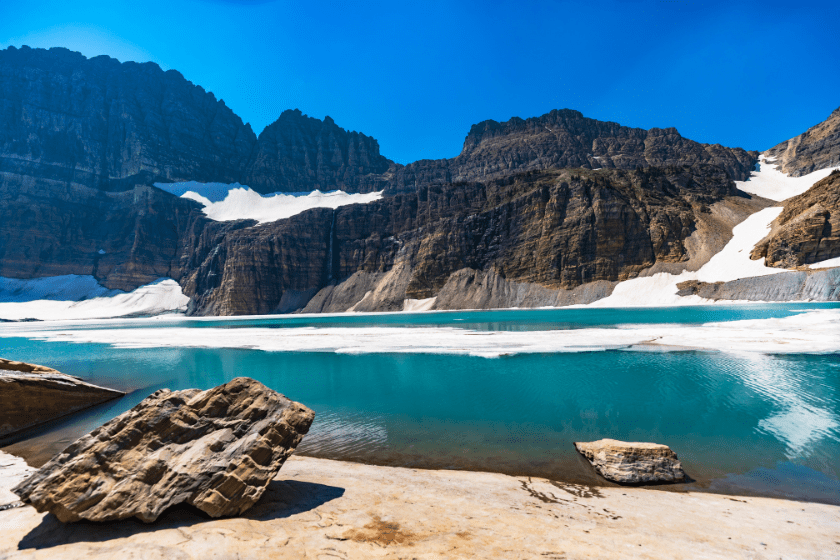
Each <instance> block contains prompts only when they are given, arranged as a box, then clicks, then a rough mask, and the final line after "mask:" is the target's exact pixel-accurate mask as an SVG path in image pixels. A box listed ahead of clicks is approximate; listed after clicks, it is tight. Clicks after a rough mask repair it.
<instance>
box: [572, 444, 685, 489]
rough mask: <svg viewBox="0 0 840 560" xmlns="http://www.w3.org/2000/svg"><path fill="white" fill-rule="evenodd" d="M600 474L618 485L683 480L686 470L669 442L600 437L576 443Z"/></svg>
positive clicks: (581, 452) (576, 446)
mask: <svg viewBox="0 0 840 560" xmlns="http://www.w3.org/2000/svg"><path fill="white" fill-rule="evenodd" d="M575 448H577V450H578V451H579V452H580V454H581V455H583V456H584V457H586V458H587V459H588V460H589V462H590V463H592V466H593V467H595V471H597V473H598V474H600V475H601V476H603V477H604V478H606V479H607V480H612V481H613V482H618V483H619V484H652V483H659V482H682V481H683V480H685V472H683V470H682V465H681V464H680V461H679V459H677V454H676V453H674V452H673V451H671V448H670V447H668V446H667V445H661V444H658V443H640V442H626V441H618V440H614V439H601V440H598V441H591V442H575Z"/></svg>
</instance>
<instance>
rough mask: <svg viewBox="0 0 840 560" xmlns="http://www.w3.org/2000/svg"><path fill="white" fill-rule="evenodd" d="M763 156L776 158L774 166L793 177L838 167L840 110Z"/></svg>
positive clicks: (839, 161) (839, 155) (839, 157)
mask: <svg viewBox="0 0 840 560" xmlns="http://www.w3.org/2000/svg"><path fill="white" fill-rule="evenodd" d="M764 155H766V156H767V157H770V158H776V161H775V162H773V163H774V164H776V165H778V166H779V168H780V169H781V171H783V172H784V173H787V174H788V175H791V176H793V177H802V176H803V175H807V174H809V173H812V172H814V171H817V170H818V169H825V168H827V167H837V166H840V108H837V109H835V110H834V112H832V113H831V115H829V117H828V118H827V119H826V120H824V121H823V122H821V123H820V124H818V125H815V126H812V127H811V128H809V129H808V130H806V131H805V132H803V133H802V134H800V135H799V136H796V137H794V138H791V139H790V140H785V141H784V142H782V143H781V144H779V145H778V146H774V147H773V148H770V149H769V150H767V151H766V152H764Z"/></svg>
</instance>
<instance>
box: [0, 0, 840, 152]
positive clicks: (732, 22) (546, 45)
mask: <svg viewBox="0 0 840 560" xmlns="http://www.w3.org/2000/svg"><path fill="white" fill-rule="evenodd" d="M838 5H840V4H839V3H837V2H809V1H807V0H796V1H793V2H791V1H786V2H775V1H763V2H738V1H735V0H729V1H726V2H706V1H693V0H655V1H642V0H626V1H623V2H615V1H612V0H604V1H589V2H561V1H554V2H536V1H534V2H528V1H527V0H519V1H512V2H506V1H484V2H479V1H474V2H473V1H452V0H450V1H448V2H440V1H438V0H424V1H423V2H416V3H414V4H413V5H412V4H410V3H408V2H404V1H393V2H378V3H377V2H362V1H360V0H358V1H346V2H315V1H308V2H302V1H298V2H286V1H282V0H276V1H271V0H142V1H136V0H109V1H107V2H93V1H87V0H72V1H70V0H0V48H5V47H7V46H9V45H15V46H21V45H24V44H26V45H29V46H31V47H52V46H63V47H67V48H70V49H72V50H77V51H80V52H81V53H82V54H84V55H86V56H95V55H99V54H107V55H110V56H113V57H115V58H117V59H119V60H123V61H125V60H135V61H138V62H145V61H149V60H150V61H154V62H156V63H158V64H160V65H161V66H162V67H163V68H164V69H170V68H174V69H177V70H179V71H180V72H181V73H182V74H183V75H184V76H185V77H186V78H187V79H189V80H191V81H192V82H194V83H197V84H199V85H201V86H203V87H204V88H205V89H208V90H210V91H212V92H213V93H215V94H216V96H217V97H219V98H222V99H224V100H225V103H226V104H227V105H228V106H229V107H231V108H232V109H233V110H234V111H235V112H236V113H237V114H238V115H240V116H241V117H242V119H243V120H244V121H246V122H250V123H251V126H252V127H253V128H254V131H255V132H257V133H259V132H260V131H262V129H263V128H264V127H265V126H266V125H268V124H270V123H271V122H272V121H274V120H275V119H276V118H277V117H278V116H279V114H280V113H281V112H282V111H283V110H284V109H291V108H299V109H301V110H302V111H303V112H304V113H307V114H309V115H311V116H314V117H318V118H323V117H324V116H325V115H329V116H331V117H333V119H335V121H336V123H337V124H338V125H339V126H342V127H344V128H347V129H350V130H358V131H361V132H364V133H365V134H368V135H369V136H373V137H375V138H376V139H378V140H379V143H380V147H381V150H382V153H383V154H384V155H386V156H388V157H390V158H391V159H393V160H395V161H398V162H401V163H407V162H410V161H414V160H417V159H422V158H441V157H453V156H455V155H457V154H458V152H459V151H460V150H461V146H462V144H463V140H464V136H465V135H466V133H467V132H468V130H469V127H470V125H472V124H474V123H477V122H480V121H482V120H485V119H495V120H499V121H502V120H507V119H509V118H510V117H512V116H519V117H523V118H527V117H531V116H537V115H541V114H543V113H546V112H548V111H550V110H551V109H562V108H571V109H577V110H579V111H581V112H582V113H583V114H584V115H586V116H588V117H593V118H596V119H601V120H611V121H616V122H619V123H621V124H624V125H628V126H638V127H643V128H650V127H654V126H658V127H667V126H675V127H677V129H678V130H679V131H680V133H681V134H683V135H684V136H687V137H689V138H693V139H695V140H698V141H701V142H719V143H721V144H725V145H729V146H741V147H744V148H747V149H758V150H764V149H767V148H770V147H771V146H773V145H775V144H776V143H778V142H780V141H782V140H786V139H787V138H789V137H791V136H795V135H796V134H799V133H800V132H803V131H804V130H805V129H806V128H808V127H809V126H812V125H814V124H816V123H817V122H819V121H822V120H824V119H825V118H826V117H827V116H828V115H829V113H830V112H831V111H832V110H834V109H836V108H837V107H838V106H840V40H838V38H837V37H838V36H840V31H838V29H840V24H838V22H840V17H838V16H840V8H838Z"/></svg>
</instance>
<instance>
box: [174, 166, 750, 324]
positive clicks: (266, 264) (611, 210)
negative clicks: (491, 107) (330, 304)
mask: <svg viewBox="0 0 840 560" xmlns="http://www.w3.org/2000/svg"><path fill="white" fill-rule="evenodd" d="M735 194H737V191H736V190H735V188H734V183H732V181H731V180H729V178H728V176H727V175H726V173H725V172H724V171H723V170H721V169H719V168H717V167H713V166H702V165H701V166H695V167H666V168H650V169H645V170H640V171H618V170H602V171H589V170H582V169H576V170H564V171H548V172H539V173H538V172H531V173H526V174H521V175H518V176H515V177H511V178H506V179H500V180H495V181H490V182H487V183H461V184H448V185H433V186H429V187H422V188H420V189H418V191H417V192H416V193H410V194H401V195H397V196H394V197H389V198H385V199H382V200H379V201H377V202H373V203H370V204H364V205H362V204H357V205H351V206H345V207H341V208H338V209H337V210H335V211H332V210H326V209H323V210H322V209H318V210H311V211H308V212H304V213H303V214H300V215H298V216H294V217H292V218H289V219H288V220H281V221H278V222H275V223H272V224H264V225H261V226H258V227H250V228H245V229H240V230H237V231H235V232H231V233H228V234H226V235H224V236H223V237H217V238H215V239H214V243H216V247H217V248H215V249H213V250H212V251H209V252H208V253H207V258H206V259H205V261H204V262H202V263H201V264H199V265H198V266H197V267H196V268H195V270H194V272H193V273H191V275H190V276H189V280H188V281H187V282H186V283H184V282H182V284H184V285H185V288H186V293H187V295H190V296H191V297H193V298H194V300H195V302H196V306H195V307H194V309H193V311H194V312H195V313H199V314H242V313H248V314H250V313H266V312H271V311H276V310H278V309H279V308H283V309H284V310H290V309H292V308H295V307H294V306H293V305H292V306H290V304H291V302H293V303H295V304H297V305H298V307H303V306H304V304H306V302H307V301H309V298H311V297H312V295H313V294H314V293H315V292H317V291H319V290H320V289H322V288H325V287H326V286H329V285H333V284H336V283H337V281H338V280H343V279H346V278H351V277H355V283H356V288H355V289H354V292H358V293H356V295H355V296H353V297H356V301H357V302H358V301H359V300H361V299H363V295H364V294H365V293H366V292H368V291H372V292H373V291H376V290H379V291H380V292H382V291H383V290H384V291H385V292H388V293H383V294H380V295H381V297H382V300H381V301H379V303H377V304H371V305H370V306H366V304H363V305H362V306H361V307H357V310H362V309H368V310H375V309H378V310H382V309H392V308H394V307H396V306H398V308H401V306H402V301H403V299H405V298H410V299H423V298H427V297H431V296H434V295H436V294H437V293H439V292H440V290H441V289H442V288H443V287H444V285H446V283H447V281H448V280H449V279H450V276H452V275H453V273H456V272H458V271H461V270H463V269H465V268H470V269H474V270H478V271H481V270H484V271H492V273H493V274H494V275H497V276H499V277H500V278H503V279H505V280H506V281H509V282H517V283H530V284H537V285H540V286H543V287H548V288H555V289H572V288H576V287H578V286H581V285H582V284H585V283H589V282H595V281H599V280H604V281H616V280H625V279H627V278H632V277H634V276H636V275H638V274H639V272H641V271H642V270H643V269H645V268H648V267H650V266H652V265H653V264H654V263H656V262H680V261H684V260H687V259H688V254H687V251H686V247H685V244H684V241H685V239H686V238H687V237H688V236H689V235H691V233H692V232H693V231H694V229H695V223H696V221H697V214H698V213H704V212H708V211H709V210H708V204H711V203H713V202H715V201H718V200H721V199H722V198H724V197H727V196H732V195H735ZM360 275H361V276H360ZM343 289H350V288H349V287H348V286H345V287H344V288H343ZM329 297H337V296H336V295H335V294H333V295H331V296H329ZM377 297H379V296H377ZM325 298H327V296H324V297H322V298H321V299H325ZM371 301H372V300H371Z"/></svg>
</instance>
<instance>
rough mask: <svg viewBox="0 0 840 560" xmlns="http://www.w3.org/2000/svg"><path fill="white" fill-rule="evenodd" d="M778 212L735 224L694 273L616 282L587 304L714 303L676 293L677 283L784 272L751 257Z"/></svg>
mask: <svg viewBox="0 0 840 560" xmlns="http://www.w3.org/2000/svg"><path fill="white" fill-rule="evenodd" d="M781 211H782V208H780V207H772V208H765V209H764V210H761V211H759V212H756V213H755V214H753V215H751V216H749V217H748V218H747V219H746V220H744V221H743V222H741V223H740V224H738V225H737V226H735V227H734V228H733V229H732V239H731V240H730V241H729V243H727V244H726V246H725V247H724V248H723V249H722V250H721V251H720V252H719V253H717V254H716V255H715V256H713V257H712V258H711V259H710V260H709V262H707V263H706V264H705V265H703V267H701V268H700V270H698V271H696V272H688V271H686V272H683V273H682V274H679V275H674V274H668V273H666V272H661V273H659V274H654V275H653V276H648V277H645V278H634V279H633V280H627V281H625V282H621V283H619V284H618V285H617V286H616V287H615V289H614V290H613V293H612V294H610V295H609V296H608V297H606V298H604V299H600V300H598V301H595V302H593V303H590V304H589V305H588V306H589V307H644V306H656V305H687V304H688V305H690V304H695V305H697V304H708V303H714V302H713V301H711V300H707V299H704V298H701V297H700V296H678V295H677V290H678V289H677V284H679V283H680V282H685V281H686V280H699V281H701V282H729V281H731V280H737V279H738V278H748V277H752V276H765V275H768V274H778V273H780V272H785V269H783V268H771V267H768V266H764V258H761V259H758V260H755V261H754V260H752V259H750V252H751V251H752V249H753V247H755V245H756V243H758V242H759V241H761V240H762V239H764V237H765V236H766V235H767V234H768V233H770V224H771V222H772V221H773V220H775V219H776V217H777V216H778V215H779V214H780V213H781Z"/></svg>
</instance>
